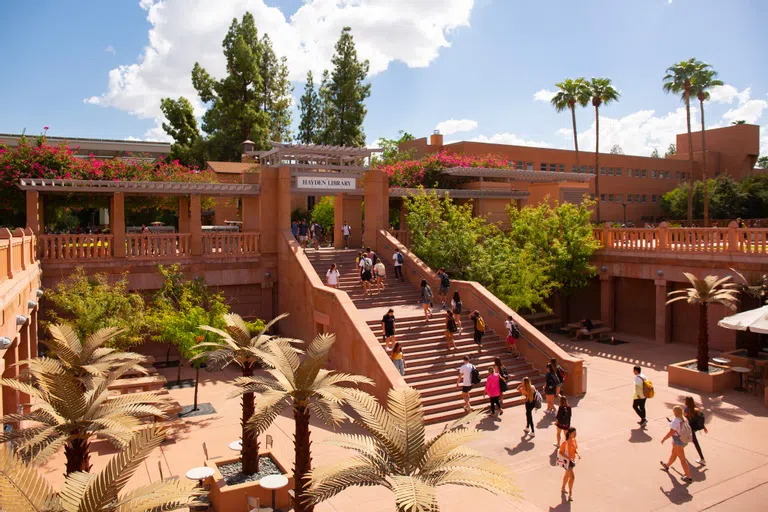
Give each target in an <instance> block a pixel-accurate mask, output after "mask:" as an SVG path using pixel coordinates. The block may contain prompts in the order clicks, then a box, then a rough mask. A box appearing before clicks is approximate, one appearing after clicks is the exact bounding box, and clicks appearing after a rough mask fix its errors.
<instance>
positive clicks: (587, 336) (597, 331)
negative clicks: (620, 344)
mask: <svg viewBox="0 0 768 512" xmlns="http://www.w3.org/2000/svg"><path fill="white" fill-rule="evenodd" d="M610 332H613V329H611V328H610V327H598V328H597V329H592V330H591V331H589V333H588V334H579V338H582V339H588V340H594V339H597V338H595V337H596V336H599V335H601V334H608V333H610Z"/></svg>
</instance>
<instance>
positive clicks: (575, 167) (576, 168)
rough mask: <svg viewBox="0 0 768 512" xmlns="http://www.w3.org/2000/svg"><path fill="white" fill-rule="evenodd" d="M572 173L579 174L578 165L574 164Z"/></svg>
mask: <svg viewBox="0 0 768 512" xmlns="http://www.w3.org/2000/svg"><path fill="white" fill-rule="evenodd" d="M571 172H579V168H578V167H577V166H576V164H573V166H571Z"/></svg>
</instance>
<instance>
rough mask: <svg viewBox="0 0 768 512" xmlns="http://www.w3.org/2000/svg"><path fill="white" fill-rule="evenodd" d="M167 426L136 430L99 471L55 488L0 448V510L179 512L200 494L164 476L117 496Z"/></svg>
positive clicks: (78, 475) (77, 475)
mask: <svg viewBox="0 0 768 512" xmlns="http://www.w3.org/2000/svg"><path fill="white" fill-rule="evenodd" d="M164 437H165V429H164V428H163V427H161V426H159V425H153V426H150V427H147V428H145V429H143V430H141V431H139V432H137V433H136V434H135V435H134V436H133V437H132V438H131V440H130V442H129V443H128V444H127V445H126V447H125V448H124V449H123V450H122V451H121V452H120V453H118V454H117V455H115V456H114V457H113V458H112V459H111V460H110V461H109V463H108V464H107V467H105V468H104V469H103V470H102V471H101V472H100V473H99V474H97V475H91V474H88V473H73V474H71V475H68V476H67V478H66V480H64V484H63V485H62V488H61V491H59V492H56V491H54V490H53V488H52V487H51V485H50V484H49V483H48V481H47V480H46V479H45V478H43V476H42V475H41V474H40V473H38V471H37V469H36V468H35V467H33V466H30V465H28V464H26V463H25V462H24V460H23V459H22V458H20V457H18V456H16V454H14V453H13V451H11V449H10V448H8V447H7V446H0V510H7V511H9V512H11V511H19V512H21V511H24V512H80V511H91V512H113V511H114V512H146V511H150V510H153V511H154V510H157V511H159V510H178V509H180V508H186V507H188V506H189V505H191V504H193V503H194V500H195V498H196V497H197V496H198V495H200V494H201V492H200V491H199V490H197V489H196V488H195V482H191V481H189V480H166V481H163V482H155V483H154V484H151V485H147V486H144V487H140V488H138V489H134V490H133V491H131V492H128V493H126V494H123V495H122V496H118V495H119V493H120V491H122V490H123V487H125V484H127V483H128V480H130V478H131V476H133V474H134V473H135V472H136V470H137V469H138V468H139V466H141V465H142V464H143V463H144V461H145V460H146V458H147V457H148V456H149V454H150V453H151V452H152V450H154V449H155V448H157V447H158V446H160V443H161V442H162V440H163V438H164Z"/></svg>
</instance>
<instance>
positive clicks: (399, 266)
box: [392, 249, 405, 282]
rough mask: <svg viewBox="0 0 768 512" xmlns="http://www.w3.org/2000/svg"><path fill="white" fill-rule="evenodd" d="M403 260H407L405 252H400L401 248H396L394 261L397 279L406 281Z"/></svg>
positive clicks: (393, 256)
mask: <svg viewBox="0 0 768 512" xmlns="http://www.w3.org/2000/svg"><path fill="white" fill-rule="evenodd" d="M403 261H405V258H403V253H401V252H400V249H395V254H393V255H392V262H393V263H394V265H395V279H398V278H399V279H400V281H401V282H405V279H404V278H403Z"/></svg>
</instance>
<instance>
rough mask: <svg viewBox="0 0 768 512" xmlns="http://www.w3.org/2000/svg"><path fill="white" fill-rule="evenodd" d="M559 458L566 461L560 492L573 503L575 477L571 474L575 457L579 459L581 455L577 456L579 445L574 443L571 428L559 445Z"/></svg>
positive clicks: (574, 431)
mask: <svg viewBox="0 0 768 512" xmlns="http://www.w3.org/2000/svg"><path fill="white" fill-rule="evenodd" d="M560 456H561V457H564V458H566V459H567V463H566V466H565V474H564V475H563V485H562V486H561V488H560V492H561V493H563V494H568V501H573V481H574V480H575V479H576V475H574V474H573V468H575V467H576V457H579V458H581V455H579V445H578V444H577V443H576V429H575V428H573V427H571V428H569V429H568V430H567V431H566V432H565V441H563V444H561V445H560ZM566 484H568V491H567V492H566V490H565V485H566Z"/></svg>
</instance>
